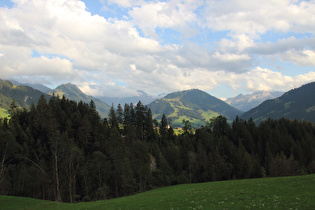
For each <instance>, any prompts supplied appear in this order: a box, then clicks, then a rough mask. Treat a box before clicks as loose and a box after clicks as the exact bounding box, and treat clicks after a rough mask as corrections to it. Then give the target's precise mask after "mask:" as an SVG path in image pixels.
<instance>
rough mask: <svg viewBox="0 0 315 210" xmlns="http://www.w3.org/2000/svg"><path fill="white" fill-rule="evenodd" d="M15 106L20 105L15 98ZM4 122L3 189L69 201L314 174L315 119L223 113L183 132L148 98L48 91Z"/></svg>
mask: <svg viewBox="0 0 315 210" xmlns="http://www.w3.org/2000/svg"><path fill="white" fill-rule="evenodd" d="M13 105H14V104H13ZM13 105H12V107H11V110H10V113H11V118H10V120H8V119H6V118H5V119H1V122H0V150H1V151H0V161H1V165H0V194H2V195H13V196H25V197H33V198H38V199H45V200H55V201H63V202H78V201H90V200H103V199H108V198H115V197H121V196H126V195H131V194H135V193H138V192H143V191H147V190H150V189H153V188H157V187H161V186H170V185H177V184H182V183H191V182H192V183H199V182H208V181H219V180H230V179H245V178H259V177H266V176H268V177H270V176H272V177H276V176H289V175H301V174H310V173H314V172H315V159H314V156H315V142H314V139H315V127H314V124H312V123H311V122H304V121H297V120H288V119H280V120H271V119H268V120H266V121H264V122H262V123H260V125H259V126H257V125H255V123H254V122H253V120H251V119H250V120H248V121H245V120H241V119H239V118H238V117H236V119H235V120H234V121H233V123H232V125H229V124H228V123H227V119H226V118H225V117H223V116H219V117H217V118H214V119H212V120H210V121H209V123H208V124H207V125H206V126H204V127H201V128H199V129H196V130H195V132H192V131H191V127H190V125H189V122H188V121H184V122H183V123H184V132H183V134H180V135H175V134H174V130H173V129H172V127H171V126H169V124H168V122H167V119H166V117H165V115H164V117H162V120H161V122H157V121H156V120H153V119H152V113H151V110H150V109H149V108H148V107H147V106H144V105H143V104H142V103H141V102H139V103H137V104H136V105H133V104H132V103H131V104H125V105H124V107H122V106H120V105H118V107H117V108H116V109H115V108H114V107H112V108H111V110H110V113H109V117H108V119H107V118H105V119H101V117H100V116H99V114H98V112H97V111H96V107H95V103H94V102H93V101H91V102H90V103H89V104H87V103H84V102H79V103H77V102H74V101H70V100H68V99H66V98H65V97H63V98H61V99H60V98H58V97H55V96H53V97H51V98H50V99H49V101H47V99H46V98H45V97H44V96H42V97H41V98H40V99H39V101H38V104H37V106H35V105H32V106H31V108H30V110H26V109H23V110H22V109H19V108H17V107H15V106H13Z"/></svg>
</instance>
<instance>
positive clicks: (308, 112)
mask: <svg viewBox="0 0 315 210" xmlns="http://www.w3.org/2000/svg"><path fill="white" fill-rule="evenodd" d="M241 118H242V119H245V120H247V119H249V118H252V119H253V120H254V121H255V122H256V123H260V122H261V121H264V120H266V119H268V118H272V119H280V118H287V119H297V120H304V121H311V122H313V123H315V82H312V83H308V84H306V85H303V86H301V87H300V88H296V89H292V90H290V91H288V92H286V93H284V94H283V95H282V96H281V97H279V98H276V99H272V100H266V101H265V102H263V103H262V104H260V105H259V106H257V107H255V108H253V109H251V110H249V111H248V112H246V113H244V114H243V115H241Z"/></svg>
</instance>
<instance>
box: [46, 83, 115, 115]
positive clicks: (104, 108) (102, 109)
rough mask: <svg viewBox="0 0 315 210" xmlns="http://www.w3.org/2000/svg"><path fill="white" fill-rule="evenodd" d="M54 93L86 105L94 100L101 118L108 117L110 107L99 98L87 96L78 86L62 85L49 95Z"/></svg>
mask: <svg viewBox="0 0 315 210" xmlns="http://www.w3.org/2000/svg"><path fill="white" fill-rule="evenodd" d="M53 93H54V94H55V95H59V96H63V95H64V96H65V97H66V98H67V99H69V100H73V101H77V102H79V101H83V102H85V103H90V101H91V100H93V101H94V103H95V105H96V108H97V111H98V112H99V114H100V115H101V117H107V116H108V113H109V110H110V106H109V105H108V104H106V103H105V102H103V101H101V100H100V99H98V98H94V97H93V96H89V95H86V94H85V93H83V92H82V91H81V90H80V89H79V88H78V87H77V86H76V85H73V84H71V83H68V84H63V85H60V86H58V87H57V88H56V89H54V90H51V91H49V92H48V94H50V95H52V94H53Z"/></svg>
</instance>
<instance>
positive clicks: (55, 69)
mask: <svg viewBox="0 0 315 210" xmlns="http://www.w3.org/2000/svg"><path fill="white" fill-rule="evenodd" d="M102 3H103V5H105V6H107V7H110V6H113V5H115V6H116V7H117V5H118V6H119V8H122V9H121V10H122V11H126V12H128V14H123V15H122V16H125V15H127V16H128V18H121V19H119V18H117V17H112V18H108V19H106V18H104V17H102V16H100V15H91V13H89V12H88V11H87V10H86V7H85V4H84V3H83V2H81V1H77V0H50V1H45V0H29V1H15V6H14V7H12V8H11V9H8V8H2V7H0V34H1V36H0V68H1V70H0V77H7V78H10V77H11V78H14V77H17V76H20V77H21V78H23V79H24V80H27V79H28V80H32V79H34V78H37V79H38V80H39V79H43V80H46V82H48V83H52V84H58V83H59V84H60V83H62V82H63V81H65V80H67V81H66V82H72V83H75V84H78V85H80V87H81V88H82V89H83V90H84V91H86V92H87V93H89V94H92V95H93V94H94V95H98V96H101V95H106V94H107V95H110V94H111V95H119V94H120V93H122V92H124V93H125V94H126V93H127V94H136V90H139V89H140V90H145V91H148V92H152V93H158V92H171V91H175V90H184V89H190V88H200V89H202V90H211V89H213V88H214V87H217V86H219V85H221V84H229V85H231V86H232V87H234V88H239V87H240V88H246V89H248V90H253V91H254V90H267V89H285V88H286V87H288V84H294V85H296V84H300V83H302V82H307V81H312V79H313V78H314V75H313V74H312V72H310V73H308V74H305V72H304V73H301V75H299V76H296V77H290V76H286V75H285V71H283V72H281V73H279V72H273V71H271V70H268V69H263V68H260V67H257V66H259V59H258V57H259V58H263V59H266V60H268V59H270V60H272V59H274V60H278V61H283V62H287V63H294V64H297V65H299V66H301V67H303V66H314V65H315V44H314V43H315V42H314V37H313V34H314V31H315V24H314V23H315V21H312V20H314V15H313V14H314V13H315V3H314V2H313V1H308V2H300V1H299V2H295V1H289V0H280V1H276V2H274V1H271V0H267V1H258V0H253V1H245V0H226V1H217V0H211V1H203V0H200V1H194V0H169V1H163V2H159V1H142V0H119V1H112V0H110V1H106V2H105V1H102ZM113 8H114V7H113ZM39 17H40V18H39ZM158 29H159V30H161V31H163V30H165V31H167V30H171V31H176V32H178V36H179V37H175V38H174V39H175V40H176V42H174V43H172V42H170V40H162V39H167V37H159V35H160V34H159V33H158ZM221 31H223V32H224V33H225V34H224V35H223V36H222V37H220V38H216V37H215V36H216V35H217V34H216V32H221ZM268 32H271V33H275V34H277V35H279V36H280V37H281V34H285V33H286V32H293V33H292V35H291V37H288V36H284V38H279V39H278V40H273V42H272V43H271V42H270V43H265V41H264V40H263V38H262V37H263V35H264V34H266V33H268ZM142 33H143V34H144V35H143V34H142ZM207 33H209V34H211V33H212V34H213V37H212V35H211V36H210V35H209V37H210V38H209V37H208V34H207ZM299 33H308V36H307V37H301V36H300V37H299V38H297V37H294V35H295V34H299ZM162 34H163V33H162ZM226 34H227V35H226ZM310 34H311V35H310ZM195 35H198V40H194V39H195V38H196V37H195ZM199 38H200V39H199ZM212 38H214V39H215V40H216V42H215V43H214V41H213V40H212ZM203 39H204V40H203ZM161 43H163V44H161ZM209 45H210V46H211V47H208V46H209ZM34 52H37V53H38V54H39V56H36V57H34V55H33V53H34ZM277 65H279V64H278V63H277ZM255 67H256V68H255ZM252 69H253V70H252ZM283 69H285V68H283ZM117 81H120V82H117ZM296 81H298V82H296ZM240 84H246V86H242V85H240ZM294 85H292V86H294Z"/></svg>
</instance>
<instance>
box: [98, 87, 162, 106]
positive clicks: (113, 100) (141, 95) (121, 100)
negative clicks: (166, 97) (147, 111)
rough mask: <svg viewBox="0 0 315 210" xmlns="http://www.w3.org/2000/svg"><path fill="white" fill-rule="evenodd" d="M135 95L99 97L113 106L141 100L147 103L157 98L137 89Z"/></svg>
mask: <svg viewBox="0 0 315 210" xmlns="http://www.w3.org/2000/svg"><path fill="white" fill-rule="evenodd" d="M137 92H138V95H137V96H131V97H105V96H104V97H99V99H101V100H102V101H104V102H105V103H107V104H110V105H114V107H117V105H118V104H120V105H124V104H126V103H127V104H130V103H133V104H136V103H138V102H139V101H141V103H142V104H144V105H147V104H149V103H151V102H152V101H154V100H155V99H157V98H158V97H156V96H152V95H149V94H147V93H146V92H144V91H143V90H138V91H137Z"/></svg>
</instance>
